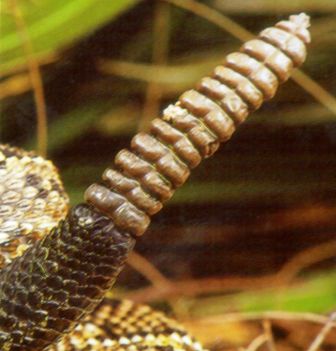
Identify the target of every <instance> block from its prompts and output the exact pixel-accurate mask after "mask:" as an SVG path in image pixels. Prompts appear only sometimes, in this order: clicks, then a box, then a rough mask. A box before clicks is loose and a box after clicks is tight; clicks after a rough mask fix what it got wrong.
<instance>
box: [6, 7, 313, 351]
mask: <svg viewBox="0 0 336 351" xmlns="http://www.w3.org/2000/svg"><path fill="white" fill-rule="evenodd" d="M308 26H309V18H308V17H307V16H306V15H304V14H300V15H296V16H291V17H290V19H289V20H288V21H281V22H279V23H278V24H276V25H275V26H274V27H271V28H268V29H266V30H264V31H262V32H261V33H260V34H259V37H258V38H257V39H254V40H250V41H248V42H247V43H245V44H244V45H243V46H242V47H241V49H240V51H239V52H235V53H232V54H230V55H228V56H227V57H226V59H225V61H224V62H223V64H222V65H220V66H218V67H216V68H215V70H214V72H213V74H212V75H211V76H209V77H205V78H203V79H202V80H201V82H200V83H199V84H198V86H197V88H196V89H193V90H189V91H187V92H185V93H184V94H183V95H182V96H181V97H180V98H179V100H178V102H177V103H176V104H174V105H170V106H169V107H168V108H167V109H166V110H165V111H164V113H163V116H162V118H157V119H154V120H153V121H152V123H151V126H150V130H149V132H148V133H139V134H137V135H136V136H135V137H134V138H133V139H132V142H131V147H130V150H127V149H124V150H121V151H120V152H119V153H118V154H117V155H116V157H115V159H114V165H113V166H112V167H110V168H108V169H107V170H106V171H105V172H104V174H103V179H102V182H101V183H99V184H98V183H97V184H93V185H92V186H90V187H89V188H88V189H87V191H86V193H85V199H86V202H87V203H86V204H79V205H77V206H75V207H74V208H72V209H71V210H70V211H69V213H68V215H67V216H66V217H65V219H64V220H62V221H60V222H59V223H58V225H57V226H56V227H55V228H54V229H52V230H51V231H50V232H48V233H47V234H46V235H45V236H43V237H42V239H40V240H39V241H36V242H34V243H33V244H32V246H30V247H29V248H28V249H26V251H25V252H24V253H23V254H22V256H18V257H14V258H13V260H12V261H11V262H10V263H8V264H7V265H6V266H5V267H3V268H2V269H1V271H0V349H1V350H2V351H19V350H20V351H33V350H34V351H41V350H45V349H46V348H48V347H49V345H55V344H56V343H57V342H58V340H59V339H60V337H61V336H62V337H64V335H66V333H68V332H70V331H71V330H73V328H74V327H75V326H76V325H78V323H79V322H81V321H83V319H84V317H85V316H87V315H88V314H89V313H90V312H92V311H93V309H94V308H95V307H96V306H97V304H98V303H99V302H100V301H101V299H102V298H103V296H104V295H105V293H106V291H107V290H108V289H109V288H110V287H111V286H112V285H113V283H114V281H115V279H116V277H117V275H118V273H119V272H120V270H121V269H122V267H123V265H124V262H125V260H126V258H127V255H128V253H129V252H130V250H131V249H132V248H133V245H134V242H135V238H136V237H137V236H140V235H142V234H143V233H144V232H145V230H146V228H147V227H148V225H149V222H150V216H152V215H154V214H155V213H157V212H158V211H159V210H161V208H162V206H163V203H164V202H165V201H167V200H168V199H169V198H170V197H171V196H172V195H173V193H174V191H175V190H176V189H177V188H178V187H180V186H181V185H183V184H184V183H185V181H186V180H187V178H188V177H189V174H190V171H191V169H193V168H195V167H196V166H197V165H198V164H199V163H200V162H201V161H202V160H203V159H205V158H207V157H210V156H211V155H212V154H213V153H214V152H215V151H216V150H217V149H218V147H219V145H220V143H221V142H224V141H227V140H228V139H229V138H230V137H231V135H232V134H233V132H234V131H235V129H236V128H237V126H238V125H239V124H241V123H242V122H243V121H244V120H245V119H246V118H247V116H248V114H249V113H250V112H252V111H254V110H256V109H258V108H259V107H260V106H261V104H262V103H263V102H264V101H265V100H268V99H270V98H272V97H273V96H274V94H275V92H276V90H277V88H278V85H279V84H280V83H282V82H284V81H286V80H287V79H288V77H289V75H290V72H291V71H292V69H293V68H295V67H297V66H299V65H300V64H301V63H302V62H303V61H304V60H305V57H306V46H305V45H306V44H307V43H308V42H309V41H310V36H309V32H308V30H307V28H308ZM0 151H1V150H0ZM12 151H13V153H14V154H15V151H14V150H12ZM12 151H11V152H12ZM6 152H8V150H7V151H6ZM11 152H10V153H11ZM1 158H2V159H1ZM18 159H19V158H18V157H16V156H15V155H12V156H11V155H9V154H7V155H6V153H5V152H4V151H1V153H0V175H2V173H3V171H5V170H4V169H3V167H4V165H5V166H6V167H7V168H8V169H15V167H14V166H15V165H16V164H17V163H18V162H17V161H18ZM21 159H22V160H23V161H25V160H27V159H26V158H25V156H23V157H21ZM36 164H40V161H39V159H37V160H36ZM14 172H15V170H14ZM40 180H41V179H39V180H38V177H34V178H32V179H29V183H32V184H33V183H35V182H37V181H40ZM1 186H2V184H0V190H1V189H2V188H1ZM11 186H12V187H14V188H15V187H17V186H18V184H17V183H15V182H12V183H11ZM31 188H32V187H31V186H30V190H29V191H28V194H26V195H27V196H28V198H30V196H32V193H31ZM2 190H3V189H2ZM2 190H1V191H2ZM13 193H14V194H15V191H14V192H13V191H7V190H6V194H7V195H6V198H7V200H8V201H9V203H10V202H11V201H12V195H13ZM34 196H35V195H34ZM0 200H1V201H2V200H3V199H2V198H1V199H0ZM7 200H6V201H7ZM42 200H43V201H42ZM45 203H46V201H45V199H41V198H39V206H42V205H43V206H44V205H45ZM57 203H58V202H57ZM0 205H1V202H0ZM22 206H23V207H22V209H23V210H24V208H25V205H24V204H23V205H22ZM43 206H42V207H41V208H42V209H43ZM7 207H8V206H7ZM7 207H4V206H0V209H1V210H2V211H3V210H4V209H5V210H6V208H7ZM7 210H8V208H7ZM0 214H1V211H0ZM7 224H8V225H7V227H6V230H8V231H10V230H12V226H13V223H7ZM14 224H15V223H14ZM28 224H29V225H27V223H26V227H27V228H28V227H31V226H33V225H35V224H33V222H29V223H28ZM14 236H15V235H14ZM0 239H1V240H2V239H3V240H5V241H6V240H7V239H8V235H7V232H5V234H4V233H0ZM21 239H22V243H23V246H25V244H26V242H25V240H24V238H21ZM1 240H0V241H1ZM1 243H2V242H1ZM27 243H28V242H27ZM3 260H5V261H6V260H9V256H8V255H7V254H6V255H5V256H3ZM125 323H126V324H129V323H130V321H126V322H125ZM79 326H80V325H79ZM136 339H138V338H136ZM134 340H135V339H134ZM128 341H129V340H128V339H127V342H128ZM132 342H136V341H132ZM134 347H135V348H132V350H134V349H137V347H136V346H134ZM138 349H139V348H138ZM142 349H144V348H142ZM170 349H171V348H170Z"/></svg>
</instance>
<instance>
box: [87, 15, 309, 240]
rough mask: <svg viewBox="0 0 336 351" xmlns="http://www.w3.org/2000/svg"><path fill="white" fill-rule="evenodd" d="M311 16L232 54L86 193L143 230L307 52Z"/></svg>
mask: <svg viewBox="0 0 336 351" xmlns="http://www.w3.org/2000/svg"><path fill="white" fill-rule="evenodd" d="M308 27H309V17H308V16H306V15H305V14H303V13H302V14H300V15H294V16H291V17H290V19H289V20H288V21H281V22H279V23H277V24H276V25H275V26H274V27H271V28H267V29H265V30H263V31H262V32H261V33H260V34H259V37H258V38H256V39H253V40H250V41H248V42H246V43H245V44H244V45H243V46H242V47H241V49H240V51H239V52H234V53H232V54H229V55H228V56H227V57H226V58H225V60H224V63H223V64H222V65H220V66H218V67H216V68H215V70H214V72H213V74H212V75H211V76H209V77H205V78H203V79H202V80H201V81H200V83H199V84H198V86H197V88H196V89H193V90H189V91H187V92H185V93H184V94H182V96H180V98H179V100H178V102H177V103H176V104H174V105H170V106H169V107H168V108H167V109H165V110H164V113H163V116H162V118H156V119H154V120H153V121H152V123H151V125H150V130H149V132H148V133H145V132H140V133H138V134H136V135H135V136H134V138H133V139H132V141H131V147H130V150H128V149H123V150H121V151H120V152H119V153H118V154H117V155H116V157H115V159H114V165H113V166H112V167H111V168H108V169H106V171H105V172H104V174H103V177H102V180H103V182H102V183H101V184H93V185H91V186H90V187H89V188H88V189H87V191H86V193H85V199H86V201H87V202H88V203H90V204H92V205H93V206H94V207H96V208H97V209H98V210H99V211H102V212H103V213H105V214H106V215H107V216H109V217H110V218H112V219H113V221H114V223H115V224H116V225H117V226H118V227H119V228H122V229H123V230H126V231H128V232H130V233H132V234H133V235H135V236H139V235H142V234H143V233H144V232H145V230H146V228H147V227H148V225H149V223H150V216H152V215H153V214H155V213H157V212H158V211H160V210H161V208H162V205H163V202H164V201H166V200H168V199H169V198H171V196H172V195H173V193H174V191H175V190H176V189H177V188H178V187H180V186H181V185H183V184H184V183H185V181H186V180H187V178H188V177H189V174H190V171H191V169H193V168H195V167H196V166H197V165H198V164H199V163H200V162H201V160H202V159H204V158H207V157H210V156H211V155H212V154H213V153H214V152H215V151H216V150H217V149H218V147H219V145H220V143H221V142H225V141H227V140H228V139H230V137H231V135H232V134H233V132H234V131H235V129H236V127H237V126H238V125H239V124H241V123H242V122H243V121H245V119H246V118H247V116H248V115H249V113H250V112H252V111H254V110H256V109H258V108H259V107H260V106H261V104H262V103H263V102H264V101H266V100H269V99H270V98H272V97H273V96H274V94H275V93H276V91H277V89H278V86H279V84H280V83H283V82H285V81H286V80H287V79H288V78H289V76H290V73H291V71H292V69H293V68H295V67H298V66H300V65H301V64H302V63H303V62H304V60H305V58H306V44H307V43H309V42H310V35H309V32H308V30H307V28H308Z"/></svg>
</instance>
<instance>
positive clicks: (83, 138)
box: [0, 0, 336, 351]
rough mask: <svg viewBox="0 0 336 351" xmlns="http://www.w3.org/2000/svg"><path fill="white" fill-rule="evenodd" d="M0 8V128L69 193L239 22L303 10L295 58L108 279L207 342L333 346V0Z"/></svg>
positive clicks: (254, 29)
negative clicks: (304, 50)
mask: <svg viewBox="0 0 336 351" xmlns="http://www.w3.org/2000/svg"><path fill="white" fill-rule="evenodd" d="M1 11H2V12H1V40H0V55H1V56H0V72H1V78H0V99H1V115H0V118H1V122H0V128H1V129H0V133H1V134H0V136H1V142H2V143H10V144H13V145H16V146H20V147H24V148H26V149H34V150H37V152H39V153H40V154H42V155H47V157H48V158H49V159H52V160H53V161H54V163H55V164H56V165H57V167H58V168H59V170H60V173H61V174H62V178H63V180H64V183H65V187H66V189H67V191H68V193H69V195H70V198H71V202H72V203H73V204H74V203H77V202H79V201H82V194H83V191H84V189H85V188H86V187H87V185H88V184H90V183H92V182H94V181H96V180H97V179H99V177H100V174H101V172H102V171H103V169H104V168H105V167H107V166H108V165H109V164H111V161H112V159H113V156H114V155H115V154H116V152H117V151H118V150H119V149H120V148H123V147H127V146H128V145H129V141H130V139H131V137H132V135H133V134H134V133H136V132H137V131H139V130H146V128H147V127H148V123H149V121H150V120H151V119H152V118H154V117H156V116H158V115H159V113H160V111H162V109H163V108H164V107H165V106H167V104H169V103H171V102H174V101H175V100H176V99H177V97H178V96H179V95H180V94H181V93H182V92H183V91H184V90H186V89H189V88H191V87H193V86H194V85H195V84H196V83H197V81H198V80H199V79H200V78H201V77H202V76H204V75H206V74H209V73H210V72H211V70H212V68H213V67H214V66H215V65H216V64H218V63H220V62H221V61H222V60H223V58H224V56H225V55H226V54H227V53H230V52H231V51H233V50H237V49H238V48H239V46H240V43H241V41H242V40H245V39H246V38H248V36H249V33H248V32H247V30H248V31H249V32H251V33H254V34H257V33H258V32H259V31H260V30H262V29H264V28H265V27H267V26H270V25H272V24H275V23H276V22H277V21H279V20H282V19H284V18H287V17H288V16H289V15H290V14H292V13H299V12H302V11H304V12H306V13H308V14H309V15H310V16H311V22H312V27H311V33H312V38H313V40H312V43H311V45H310V46H309V51H308V53H309V55H308V59H307V62H306V63H305V64H304V66H303V71H304V73H303V72H301V71H300V72H298V71H297V72H296V74H295V76H294V79H293V80H290V81H289V82H287V83H286V85H285V86H284V87H282V88H280V90H279V93H278V94H277V96H276V97H275V98H274V100H272V101H271V102H268V103H266V104H265V105H264V106H263V107H262V108H261V109H260V110H259V111H257V112H256V113H255V114H254V115H252V116H251V117H250V119H249V120H248V121H247V122H246V123H245V124H244V125H243V126H242V127H241V128H240V129H239V130H238V131H237V132H236V133H235V135H234V136H233V138H232V140H231V141H230V142H229V143H228V144H227V145H224V146H222V147H221V149H220V150H219V151H218V152H217V153H216V155H215V156H214V157H213V158H212V159H210V160H206V161H205V162H204V163H203V164H202V165H201V166H200V167H199V168H197V169H196V170H195V172H194V173H193V175H192V176H191V178H190V180H189V181H188V183H187V184H186V186H184V187H183V188H182V189H180V190H178V191H177V193H176V195H175V197H174V198H173V199H172V200H171V201H169V202H168V203H167V205H166V208H165V210H164V211H162V212H161V213H160V214H159V215H156V216H155V217H154V219H153V223H152V225H151V228H150V229H149V231H148V232H147V233H146V235H144V237H143V238H141V239H140V240H139V241H138V244H137V247H136V253H135V254H134V255H133V256H132V258H131V260H130V263H129V266H128V267H127V269H126V270H125V271H124V272H123V274H122V277H121V279H120V280H119V285H118V286H117V289H116V292H115V293H114V294H115V295H118V296H123V297H128V298H132V299H134V300H136V301H139V302H145V303H151V304H152V305H156V306H157V307H159V308H161V309H163V310H164V311H166V312H167V313H171V314H174V315H175V316H177V318H179V320H181V321H182V322H184V324H185V325H186V326H188V327H189V329H190V330H192V331H193V332H194V334H195V335H197V336H198V338H199V339H201V340H202V341H203V342H205V343H206V344H207V345H210V347H211V348H212V349H213V350H240V351H242V350H257V349H258V350H269V351H275V350H280V351H281V350H308V349H309V351H314V350H318V349H320V350H330V351H331V350H336V331H335V322H333V321H332V319H331V318H330V317H328V316H330V313H331V312H332V311H334V310H335V307H336V265H335V263H336V200H335V195H336V172H335V170H336V152H335V151H336V99H335V97H334V95H335V94H336V66H335V60H336V45H335V41H336V1H334V0H292V1H287V0H277V1H267V0H235V1H226V0H208V1H192V0H169V1H168V0H167V1H154V0H153V1H150V0H148V1H147V0H144V1H136V0H98V1H95V0H68V1H61V0H2V1H1ZM274 311H277V312H274ZM316 338H320V339H321V342H320V344H321V343H322V344H321V345H320V346H319V341H316V340H317V339H316ZM314 340H315V341H314ZM318 347H320V348H318Z"/></svg>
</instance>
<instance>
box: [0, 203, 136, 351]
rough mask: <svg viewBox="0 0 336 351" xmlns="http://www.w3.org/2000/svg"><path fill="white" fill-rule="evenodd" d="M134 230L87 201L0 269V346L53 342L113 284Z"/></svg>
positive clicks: (11, 350)
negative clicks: (118, 224)
mask: <svg viewBox="0 0 336 351" xmlns="http://www.w3.org/2000/svg"><path fill="white" fill-rule="evenodd" d="M133 245H134V239H133V238H132V236H131V235H129V234H127V233H124V232H121V231H119V230H118V229H117V228H116V227H115V226H114V224H113V222H112V221H111V220H110V219H109V218H107V217H106V216H102V214H101V213H98V212H97V211H95V210H93V209H92V208H90V207H89V206H88V205H86V204H80V205H77V206H75V207H74V208H72V209H71V210H70V212H69V214H68V215H67V217H66V218H65V220H63V221H61V222H60V223H59V224H58V226H57V227H56V228H54V229H53V230H52V231H51V232H50V234H48V235H46V236H45V237H44V238H43V239H41V240H40V241H38V242H37V244H35V245H33V246H32V247H31V248H29V249H28V250H27V251H25V253H24V254H23V255H22V256H20V257H18V258H16V259H15V260H13V262H12V263H11V264H10V265H8V266H6V267H4V268H3V269H2V270H1V272H0V349H1V350H2V351H28V350H29V351H32V350H34V351H37V350H43V349H45V348H46V347H47V346H49V345H51V344H53V343H55V342H56V341H57V340H58V339H59V337H60V336H62V335H64V333H67V332H69V331H71V330H72V329H73V328H74V326H75V325H76V324H77V322H78V321H79V320H81V319H82V318H84V316H85V315H86V314H88V313H90V312H92V310H93V309H94V308H95V307H96V306H97V304H98V303H99V302H100V301H101V299H102V298H103V296H104V295H105V293H106V291H107V290H108V289H110V288H111V286H112V285H113V283H114V281H115V279H116V277H117V275H118V273H119V272H120V270H121V269H122V267H123V265H124V262H125V260H126V258H127V255H128V253H129V252H130V250H131V249H132V248H133Z"/></svg>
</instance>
